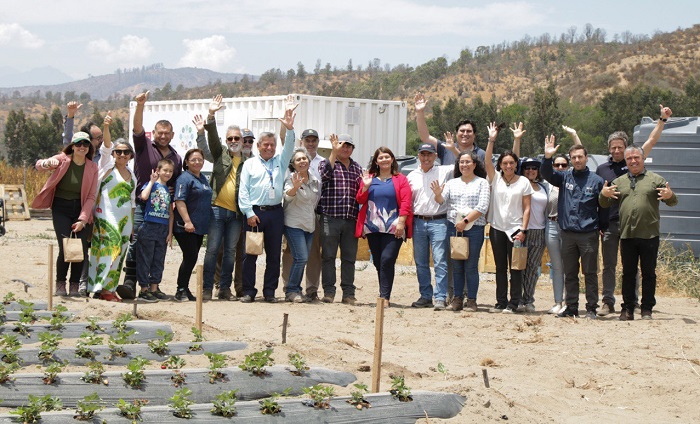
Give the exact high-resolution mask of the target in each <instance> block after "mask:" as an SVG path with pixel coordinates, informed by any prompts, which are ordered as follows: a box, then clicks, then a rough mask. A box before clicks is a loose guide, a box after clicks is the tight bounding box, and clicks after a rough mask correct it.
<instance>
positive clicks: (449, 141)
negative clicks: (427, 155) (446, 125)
mask: <svg viewBox="0 0 700 424" xmlns="http://www.w3.org/2000/svg"><path fill="white" fill-rule="evenodd" d="M443 137H445V148H447V149H452V148H453V147H454V145H455V140H454V137H453V136H452V133H451V132H449V131H447V132H446V133H445V134H443Z"/></svg>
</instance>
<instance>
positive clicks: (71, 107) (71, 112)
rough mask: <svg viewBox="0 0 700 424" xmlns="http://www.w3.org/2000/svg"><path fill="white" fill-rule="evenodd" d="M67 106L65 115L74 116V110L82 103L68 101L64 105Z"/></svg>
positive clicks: (81, 105) (76, 110)
mask: <svg viewBox="0 0 700 424" xmlns="http://www.w3.org/2000/svg"><path fill="white" fill-rule="evenodd" d="M66 106H67V107H68V113H67V116H68V117H69V118H73V117H75V114H76V112H78V111H79V110H80V108H81V107H83V104H82V103H78V102H76V101H72V102H68V104H67V105H66Z"/></svg>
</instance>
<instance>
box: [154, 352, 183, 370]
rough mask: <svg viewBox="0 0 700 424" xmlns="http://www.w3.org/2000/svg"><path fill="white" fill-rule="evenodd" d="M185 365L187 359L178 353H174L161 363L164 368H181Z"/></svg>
mask: <svg viewBox="0 0 700 424" xmlns="http://www.w3.org/2000/svg"><path fill="white" fill-rule="evenodd" d="M184 366H185V360H184V359H182V358H181V357H179V356H177V355H173V356H171V357H169V358H168V359H166V360H165V361H163V363H162V364H160V367H161V368H162V369H171V370H172V369H180V368H182V367H184Z"/></svg>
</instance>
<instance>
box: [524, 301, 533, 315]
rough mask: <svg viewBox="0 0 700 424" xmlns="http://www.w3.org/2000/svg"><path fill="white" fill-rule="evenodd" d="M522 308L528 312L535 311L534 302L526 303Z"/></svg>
mask: <svg viewBox="0 0 700 424" xmlns="http://www.w3.org/2000/svg"><path fill="white" fill-rule="evenodd" d="M523 310H524V311H525V312H527V313H529V314H531V313H533V312H536V311H535V304H534V303H528V304H526V305H525V306H524V308H523Z"/></svg>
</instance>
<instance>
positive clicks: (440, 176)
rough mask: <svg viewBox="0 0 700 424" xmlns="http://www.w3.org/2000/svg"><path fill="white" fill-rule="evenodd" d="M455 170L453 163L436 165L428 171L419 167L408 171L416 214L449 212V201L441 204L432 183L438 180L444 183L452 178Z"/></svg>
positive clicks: (414, 212)
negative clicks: (436, 198)
mask: <svg viewBox="0 0 700 424" xmlns="http://www.w3.org/2000/svg"><path fill="white" fill-rule="evenodd" d="M453 172H454V166H453V165H442V166H437V165H435V166H433V167H432V168H430V170H429V171H428V172H423V169H422V168H420V167H419V168H418V169H414V170H413V171H411V172H409V173H408V176H407V177H406V178H408V184H410V186H411V196H412V197H413V214H414V215H425V216H434V215H442V214H444V213H447V203H443V204H442V205H441V204H439V203H438V202H436V201H435V193H433V190H432V189H431V188H430V183H432V182H433V181H437V182H438V183H440V185H443V184H445V183H446V182H447V181H448V180H449V179H451V178H452V173H453Z"/></svg>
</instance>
